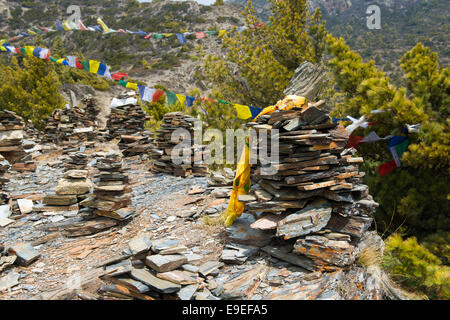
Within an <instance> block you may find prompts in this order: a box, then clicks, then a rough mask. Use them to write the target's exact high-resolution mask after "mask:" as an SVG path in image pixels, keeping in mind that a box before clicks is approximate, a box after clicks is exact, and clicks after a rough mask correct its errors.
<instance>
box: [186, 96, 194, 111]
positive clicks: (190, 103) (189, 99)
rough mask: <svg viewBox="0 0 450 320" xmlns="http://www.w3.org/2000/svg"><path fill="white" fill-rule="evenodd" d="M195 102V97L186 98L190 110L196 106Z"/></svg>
mask: <svg viewBox="0 0 450 320" xmlns="http://www.w3.org/2000/svg"><path fill="white" fill-rule="evenodd" d="M194 101H195V98H194V97H190V96H186V104H187V106H188V107H189V108H190V107H192V106H193V105H194Z"/></svg>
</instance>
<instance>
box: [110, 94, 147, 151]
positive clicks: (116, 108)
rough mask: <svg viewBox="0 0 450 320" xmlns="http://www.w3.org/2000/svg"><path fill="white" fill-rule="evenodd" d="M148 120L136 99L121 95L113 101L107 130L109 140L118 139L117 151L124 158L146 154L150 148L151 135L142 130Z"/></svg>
mask: <svg viewBox="0 0 450 320" xmlns="http://www.w3.org/2000/svg"><path fill="white" fill-rule="evenodd" d="M150 119H151V117H150V116H149V115H147V114H146V113H145V112H144V111H143V110H142V108H141V107H140V106H139V105H138V103H137V100H136V99H134V98H128V99H126V98H125V97H124V96H123V95H121V96H119V99H114V100H113V103H112V104H111V114H110V116H109V119H108V122H107V128H108V129H109V135H110V139H120V141H119V149H120V150H121V151H122V153H123V155H124V156H125V157H130V156H134V155H140V154H146V153H148V151H149V149H150V148H152V146H153V144H152V141H153V133H152V132H150V131H147V130H145V128H144V127H145V123H146V122H147V121H149V120H150Z"/></svg>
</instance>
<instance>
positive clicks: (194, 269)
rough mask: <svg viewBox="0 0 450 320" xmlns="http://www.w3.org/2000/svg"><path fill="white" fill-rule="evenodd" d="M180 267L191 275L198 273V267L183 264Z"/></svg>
mask: <svg viewBox="0 0 450 320" xmlns="http://www.w3.org/2000/svg"><path fill="white" fill-rule="evenodd" d="M181 267H182V268H183V270H184V271H188V272H192V273H197V272H198V267H197V266H193V265H192V264H183V265H182V266H181Z"/></svg>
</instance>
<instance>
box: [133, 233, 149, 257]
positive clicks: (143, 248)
mask: <svg viewBox="0 0 450 320" xmlns="http://www.w3.org/2000/svg"><path fill="white" fill-rule="evenodd" d="M128 247H129V248H130V250H131V253H132V254H133V255H138V254H140V253H144V252H148V251H150V248H151V247H152V242H151V240H150V238H149V237H147V236H140V237H136V238H134V239H132V240H130V242H128Z"/></svg>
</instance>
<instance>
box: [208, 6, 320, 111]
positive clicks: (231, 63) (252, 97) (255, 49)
mask: <svg viewBox="0 0 450 320" xmlns="http://www.w3.org/2000/svg"><path fill="white" fill-rule="evenodd" d="M269 2H270V3H271V5H272V6H271V10H272V13H273V16H272V17H271V18H270V22H268V23H264V22H262V21H260V20H259V19H258V18H257V17H256V15H255V10H254V8H253V6H252V4H251V1H249V2H248V5H247V7H246V9H245V11H244V13H243V14H244V16H245V21H246V26H247V27H248V29H246V30H243V31H241V32H237V30H234V31H233V32H231V33H229V34H226V35H224V36H223V37H222V39H223V43H222V48H223V49H224V51H225V52H226V55H225V57H219V56H215V55H213V56H211V55H209V56H207V57H206V59H205V63H204V73H205V75H206V77H207V79H208V80H209V81H210V82H211V83H212V84H213V86H214V88H215V89H217V90H218V91H220V92H221V93H222V94H223V96H224V97H225V98H226V99H227V100H230V101H235V102H238V103H241V104H247V105H253V106H255V107H266V106H268V105H271V104H274V103H275V102H276V101H277V100H279V99H281V98H282V97H283V91H284V90H285V89H286V87H287V85H288V84H289V81H290V80H291V78H292V76H293V74H294V71H295V69H296V68H297V67H298V65H299V64H300V63H302V62H304V61H305V60H309V61H311V62H313V63H316V62H320V61H321V59H322V56H323V51H324V45H325V41H324V37H325V33H326V31H325V27H324V24H323V21H322V20H321V14H320V9H317V10H316V11H315V12H314V13H312V14H311V13H309V11H308V5H307V1H306V0H279V1H275V0H269Z"/></svg>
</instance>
